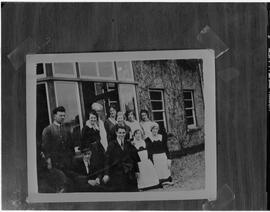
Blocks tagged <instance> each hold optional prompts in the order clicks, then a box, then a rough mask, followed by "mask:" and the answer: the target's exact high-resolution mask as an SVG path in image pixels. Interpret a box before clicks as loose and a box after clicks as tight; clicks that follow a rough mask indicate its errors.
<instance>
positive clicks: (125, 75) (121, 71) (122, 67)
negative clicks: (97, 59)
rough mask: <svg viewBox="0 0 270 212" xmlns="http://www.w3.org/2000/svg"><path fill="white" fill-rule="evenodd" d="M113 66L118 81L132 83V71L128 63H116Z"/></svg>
mask: <svg viewBox="0 0 270 212" xmlns="http://www.w3.org/2000/svg"><path fill="white" fill-rule="evenodd" d="M115 64H116V69H117V76H118V80H128V81H133V71H132V66H131V62H130V61H118V62H116V63H115Z"/></svg>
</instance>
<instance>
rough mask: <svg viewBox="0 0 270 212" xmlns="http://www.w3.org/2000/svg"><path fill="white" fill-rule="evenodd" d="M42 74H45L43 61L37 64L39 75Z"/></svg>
mask: <svg viewBox="0 0 270 212" xmlns="http://www.w3.org/2000/svg"><path fill="white" fill-rule="evenodd" d="M40 74H44V70H43V64H42V63H38V64H37V75H40Z"/></svg>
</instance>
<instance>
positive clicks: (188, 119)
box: [187, 117, 194, 125]
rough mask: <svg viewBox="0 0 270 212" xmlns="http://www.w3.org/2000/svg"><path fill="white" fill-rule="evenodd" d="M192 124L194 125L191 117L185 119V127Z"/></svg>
mask: <svg viewBox="0 0 270 212" xmlns="http://www.w3.org/2000/svg"><path fill="white" fill-rule="evenodd" d="M192 124H194V121H193V118H192V117H190V118H187V125H192Z"/></svg>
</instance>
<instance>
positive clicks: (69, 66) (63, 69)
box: [53, 63, 76, 77]
mask: <svg viewBox="0 0 270 212" xmlns="http://www.w3.org/2000/svg"><path fill="white" fill-rule="evenodd" d="M53 74H54V76H56V77H75V76H76V72H75V63H54V64H53Z"/></svg>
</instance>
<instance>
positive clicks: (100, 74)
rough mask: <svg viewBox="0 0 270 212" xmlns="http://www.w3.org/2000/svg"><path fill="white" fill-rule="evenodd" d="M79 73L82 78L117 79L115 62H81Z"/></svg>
mask: <svg viewBox="0 0 270 212" xmlns="http://www.w3.org/2000/svg"><path fill="white" fill-rule="evenodd" d="M79 71H80V76H81V77H82V78H88V79H91V78H92V79H112V80H115V79H116V77H115V70H114V64H113V62H80V63H79Z"/></svg>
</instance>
